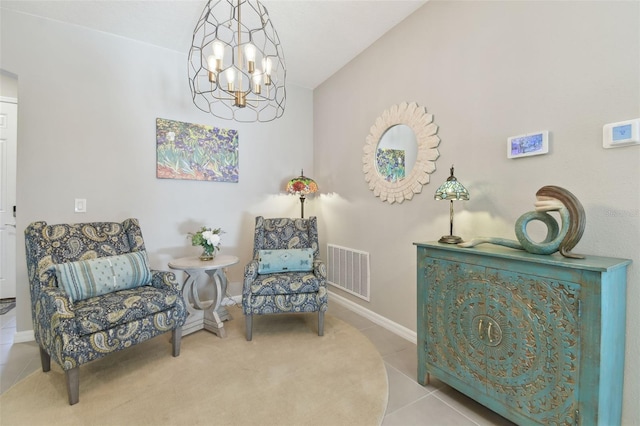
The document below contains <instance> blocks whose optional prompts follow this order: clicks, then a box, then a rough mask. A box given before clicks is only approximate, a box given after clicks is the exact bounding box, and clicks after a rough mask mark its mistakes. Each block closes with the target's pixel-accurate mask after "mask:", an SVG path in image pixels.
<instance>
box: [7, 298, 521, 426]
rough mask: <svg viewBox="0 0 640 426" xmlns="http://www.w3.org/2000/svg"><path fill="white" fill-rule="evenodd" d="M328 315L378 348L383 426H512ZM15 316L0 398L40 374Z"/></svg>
mask: <svg viewBox="0 0 640 426" xmlns="http://www.w3.org/2000/svg"><path fill="white" fill-rule="evenodd" d="M329 314H330V315H333V316H335V317H337V318H339V319H341V320H343V321H345V322H347V323H349V324H351V325H352V326H354V327H355V328H357V329H358V330H360V332H361V333H363V334H364V335H366V336H367V337H368V338H369V339H371V341H372V342H373V344H374V345H375V346H376V348H378V350H379V351H380V354H381V355H382V358H383V360H384V363H385V367H386V369H387V375H388V378H389V402H388V405H387V411H386V415H385V417H384V420H383V422H382V425H383V426H396V425H397V426H411V425H437V426H445V425H455V426H463V425H511V424H512V423H510V422H509V421H508V420H506V419H504V418H503V417H501V416H499V415H498V414H496V413H494V412H493V411H491V410H488V409H487V408H485V407H483V406H482V405H480V404H478V403H476V402H475V401H473V400H471V399H469V398H467V397H466V396H464V395H462V394H460V393H459V392H457V391H455V390H454V389H452V388H450V387H448V386H447V385H445V384H443V383H441V382H439V381H437V380H432V382H431V384H430V385H428V386H424V387H423V386H420V385H419V384H418V383H417V382H416V374H417V373H416V372H417V352H416V345H415V344H413V343H411V342H409V341H407V340H405V339H403V338H401V337H399V336H397V335H395V334H393V333H392V332H390V331H388V330H386V329H384V328H383V327H380V326H378V325H377V324H375V323H373V322H371V321H370V320H368V319H366V318H364V317H362V316H360V315H358V314H356V313H354V312H353V311H351V310H349V309H347V308H344V307H342V306H340V305H338V304H336V303H334V304H332V305H331V306H330V308H329ZM15 315H16V310H15V309H12V310H11V311H9V312H8V313H6V314H4V315H0V393H3V392H5V391H6V390H7V389H9V388H10V387H11V386H12V385H13V384H14V383H17V382H18V381H20V380H22V379H23V378H25V377H26V376H28V375H29V374H31V373H32V372H34V371H36V370H39V369H40V355H39V353H38V346H37V344H36V343H35V342H28V343H16V344H13V337H14V334H15V332H16V318H15Z"/></svg>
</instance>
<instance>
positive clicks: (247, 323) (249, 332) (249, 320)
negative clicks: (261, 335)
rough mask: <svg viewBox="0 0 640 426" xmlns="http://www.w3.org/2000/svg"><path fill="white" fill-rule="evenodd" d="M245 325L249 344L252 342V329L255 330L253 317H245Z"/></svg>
mask: <svg viewBox="0 0 640 426" xmlns="http://www.w3.org/2000/svg"><path fill="white" fill-rule="evenodd" d="M244 324H245V331H246V333H247V342H250V341H251V339H252V337H253V336H252V329H253V315H245V316H244Z"/></svg>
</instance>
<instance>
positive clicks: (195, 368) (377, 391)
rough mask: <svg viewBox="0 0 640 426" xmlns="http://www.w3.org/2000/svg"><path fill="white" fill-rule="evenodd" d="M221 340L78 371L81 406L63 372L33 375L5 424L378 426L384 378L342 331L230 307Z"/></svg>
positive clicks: (199, 340)
mask: <svg viewBox="0 0 640 426" xmlns="http://www.w3.org/2000/svg"><path fill="white" fill-rule="evenodd" d="M229 312H230V313H231V314H232V316H233V320H231V321H228V322H225V327H226V328H227V337H226V338H224V339H220V338H218V337H217V336H215V335H214V334H211V333H209V332H208V331H204V330H200V331H198V332H196V333H193V334H190V335H188V336H184V337H183V338H182V347H181V353H180V356H179V357H178V358H173V357H172V356H171V345H170V343H169V337H170V333H169V334H165V335H163V336H159V337H157V338H155V339H152V340H150V341H148V342H145V343H143V344H140V345H137V346H134V347H132V348H129V349H126V350H124V351H121V352H118V353H115V354H112V355H109V356H107V357H105V358H103V359H101V360H98V361H95V362H93V363H89V364H87V365H85V366H82V367H81V368H80V402H79V403H78V404H76V405H73V406H70V405H68V401H67V393H66V388H65V379H64V373H63V372H62V370H61V369H60V367H58V365H57V364H55V363H54V362H52V363H51V371H50V372H49V373H43V372H42V371H41V370H38V371H36V372H35V373H33V374H31V375H30V376H28V377H27V378H25V379H24V380H22V381H20V382H19V383H17V384H16V385H15V386H13V387H12V388H11V389H9V390H8V391H7V392H5V393H4V394H3V395H1V396H0V424H1V425H2V426H11V425H114V426H115V425H118V426H119V425H205V424H206V425H242V426H244V425H296V426H297V425H330V426H337V425H379V424H380V423H381V422H382V418H383V416H384V412H385V409H386V405H387V397H388V384H387V374H386V370H385V367H384V363H383V361H382V358H381V357H380V354H379V353H378V351H377V350H376V348H375V347H374V346H373V344H372V343H371V342H370V341H369V339H367V337H365V336H364V335H363V334H361V333H360V332H359V331H357V330H356V329H355V328H353V327H351V326H350V325H348V324H346V323H344V322H343V321H340V320H339V319H337V318H334V317H332V316H330V315H326V316H325V335H324V336H323V337H318V335H317V315H316V314H302V315H284V314H282V315H264V316H258V317H254V321H253V322H254V325H253V326H254V330H253V341H251V342H247V341H246V340H245V335H244V317H243V315H242V311H241V310H240V309H239V308H238V307H231V308H229Z"/></svg>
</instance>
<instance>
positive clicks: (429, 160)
mask: <svg viewBox="0 0 640 426" xmlns="http://www.w3.org/2000/svg"><path fill="white" fill-rule="evenodd" d="M399 124H404V125H406V126H409V127H410V128H411V130H413V132H414V133H415V136H416V143H417V145H418V154H417V156H416V161H415V164H414V165H413V168H412V169H411V170H410V171H408V175H406V176H405V177H404V178H403V179H401V180H397V181H395V182H390V181H387V180H386V179H385V178H384V176H382V175H381V174H380V173H379V172H378V167H377V161H376V153H377V150H378V144H379V142H380V140H381V138H382V136H383V135H384V134H385V132H386V131H387V130H389V129H390V128H391V127H393V126H397V125H399ZM437 132H438V126H437V125H436V124H435V123H434V122H433V115H432V114H427V109H426V108H424V107H420V106H418V104H417V103H415V102H412V103H410V104H408V103H406V102H403V103H401V104H399V105H393V106H392V107H391V108H389V109H387V110H385V111H384V112H383V113H382V115H381V116H380V117H378V119H377V120H376V122H375V124H374V125H373V126H371V129H370V130H369V135H368V136H367V140H366V143H365V145H364V148H363V151H364V155H363V157H362V163H363V166H362V171H363V172H364V179H365V180H366V181H367V183H368V184H369V189H370V190H372V191H373V194H374V195H375V196H376V197H380V199H381V200H382V201H386V202H388V203H390V204H393V203H402V202H403V201H404V200H410V199H412V198H413V194H418V193H420V192H421V191H422V186H423V185H426V184H427V183H429V174H431V173H433V172H434V171H435V169H436V160H437V159H438V157H439V156H440V153H439V152H438V149H437V148H438V145H439V144H440V138H439V137H438V136H436V133H437Z"/></svg>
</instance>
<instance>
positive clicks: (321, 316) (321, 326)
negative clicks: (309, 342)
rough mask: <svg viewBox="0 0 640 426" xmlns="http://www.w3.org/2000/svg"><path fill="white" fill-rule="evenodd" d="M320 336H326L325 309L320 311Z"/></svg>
mask: <svg viewBox="0 0 640 426" xmlns="http://www.w3.org/2000/svg"><path fill="white" fill-rule="evenodd" d="M318 336H324V311H323V310H322V309H321V310H319V311H318Z"/></svg>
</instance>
